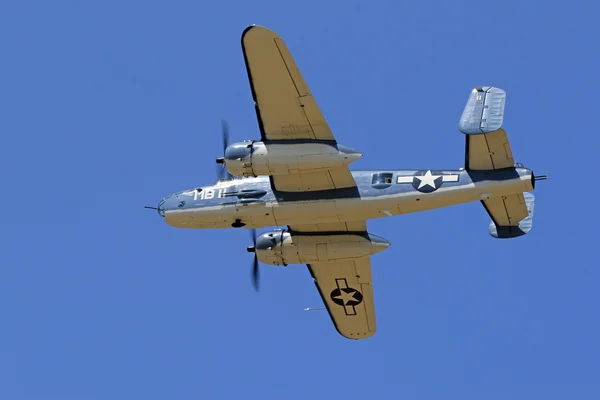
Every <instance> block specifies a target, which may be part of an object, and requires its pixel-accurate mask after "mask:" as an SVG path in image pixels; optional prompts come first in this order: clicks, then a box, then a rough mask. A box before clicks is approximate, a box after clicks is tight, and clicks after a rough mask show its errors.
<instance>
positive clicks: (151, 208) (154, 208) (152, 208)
mask: <svg viewBox="0 0 600 400" xmlns="http://www.w3.org/2000/svg"><path fill="white" fill-rule="evenodd" d="M144 208H149V209H150V210H158V208H156V207H150V206H144Z"/></svg>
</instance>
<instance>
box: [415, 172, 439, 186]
mask: <svg viewBox="0 0 600 400" xmlns="http://www.w3.org/2000/svg"><path fill="white" fill-rule="evenodd" d="M441 176H442V175H432V174H431V170H429V169H428V170H427V172H425V175H422V176H415V178H417V179H418V180H419V181H421V183H419V187H418V188H417V189H421V188H422V187H423V186H431V187H432V188H434V189H437V188H436V186H435V180H436V179H438V178H440V177H441Z"/></svg>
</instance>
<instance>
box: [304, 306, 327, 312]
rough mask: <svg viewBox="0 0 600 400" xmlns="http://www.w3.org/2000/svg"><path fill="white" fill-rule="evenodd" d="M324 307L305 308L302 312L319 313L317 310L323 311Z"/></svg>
mask: <svg viewBox="0 0 600 400" xmlns="http://www.w3.org/2000/svg"><path fill="white" fill-rule="evenodd" d="M324 309H325V307H317V308H309V307H307V308H305V309H304V311H319V310H324Z"/></svg>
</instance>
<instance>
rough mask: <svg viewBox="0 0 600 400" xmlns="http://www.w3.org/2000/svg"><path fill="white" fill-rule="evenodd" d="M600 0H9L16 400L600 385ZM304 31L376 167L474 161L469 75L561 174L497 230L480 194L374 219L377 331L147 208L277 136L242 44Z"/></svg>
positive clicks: (535, 158)
mask: <svg viewBox="0 0 600 400" xmlns="http://www.w3.org/2000/svg"><path fill="white" fill-rule="evenodd" d="M599 8H600V6H598V5H597V3H596V2H593V1H587V2H586V1H570V2H552V1H550V2H541V1H531V2H515V1H503V2H480V1H454V2H443V1H437V2H431V1H421V2H396V1H387V2H385V1H377V0H373V1H369V2H358V1H344V2H341V1H329V2H325V1H313V0H307V1H303V2H300V3H298V2H283V1H266V0H258V1H252V2H242V1H240V2H232V1H222V2H210V4H209V3H205V2H198V1H173V2H166V1H165V2H159V1H104V2H93V3H92V2H79V1H54V2H49V1H48V2H42V1H20V2H17V1H13V2H5V3H4V4H3V5H2V6H1V7H0V54H2V60H1V61H0V93H1V94H0V110H1V112H0V115H1V118H0V131H1V132H2V138H3V140H2V144H1V146H0V168H1V169H0V171H1V175H0V176H1V181H0V182H1V185H0V187H1V189H0V190H1V192H2V197H3V198H4V202H3V211H4V212H3V218H2V219H1V221H0V243H1V244H0V247H1V251H0V321H1V327H0V398H2V399H10V400H18V399H70V400H71V399H112V400H116V399H131V398H140V399H146V400H149V399H166V398H169V399H197V398H206V399H225V398H238V397H240V396H245V397H248V396H249V397H252V398H262V399H282V398H285V399H305V398H307V397H308V398H324V399H330V398H332V397H334V398H344V397H346V396H347V397H352V398H355V399H356V398H384V396H385V397H387V398H408V399H439V398H449V399H461V400H464V399H502V400H504V399H507V398H511V399H538V398H539V399H545V400H546V399H564V398H579V399H592V398H598V397H599V396H600V383H599V379H598V376H599V375H600V359H599V354H600V344H599V343H600V342H599V341H598V338H599V337H600V317H599V315H598V304H599V301H600V295H599V294H598V293H599V292H598V289H597V287H598V282H599V280H600V272H599V270H598V264H599V263H598V260H597V246H598V235H597V230H596V227H597V225H598V222H599V221H598V213H597V212H596V208H595V206H596V199H597V193H598V189H597V187H596V186H595V185H596V183H597V181H596V179H595V177H594V175H593V174H594V172H593V171H595V170H596V168H597V167H596V161H597V157H598V155H597V148H598V145H599V140H598V134H597V132H596V131H597V127H596V126H595V125H594V124H595V123H594V121H595V119H594V118H595V116H596V115H597V113H598V95H597V93H598V92H599V89H600V87H599V86H600V85H599V80H598V71H599V70H600V59H599V56H598V52H597V51H596V50H597V49H596V47H597V46H596V39H595V38H596V37H600V26H599V25H598V21H597V16H598V14H599V11H600V10H599ZM253 23H256V24H260V25H264V26H267V27H269V28H271V29H273V30H275V31H277V32H278V33H279V34H280V35H281V36H282V37H283V38H284V39H285V41H286V43H287V45H288V47H289V48H290V50H291V52H292V54H293V56H294V57H295V59H296V61H297V63H298V65H299V67H300V69H301V71H302V73H303V74H304V77H305V79H306V80H307V82H308V84H309V86H310V88H311V90H312V92H313V94H314V96H315V98H316V100H317V101H318V103H319V105H320V107H321V109H322V110H323V112H324V114H325V116H326V118H327V119H328V121H329V123H330V126H331V127H332V129H333V130H334V132H335V134H336V137H337V138H338V140H339V141H340V142H341V143H343V144H346V145H349V146H352V147H356V148H358V149H360V150H361V151H363V153H364V157H363V158H362V159H360V160H359V161H357V162H356V163H355V164H353V167H354V168H356V169H378V168H382V169H383V168H394V169H400V168H437V169H444V168H459V167H462V166H463V157H464V155H463V152H464V137H463V135H462V134H461V133H460V132H459V131H458V129H457V123H458V119H459V117H460V114H461V112H462V109H463V107H464V104H465V102H466V99H467V97H468V94H469V92H470V90H471V88H472V87H474V86H476V85H494V86H498V87H501V88H503V89H505V90H506V91H507V94H508V97H507V108H506V118H505V127H506V129H507V131H508V134H509V139H510V141H511V145H512V149H513V152H514V154H515V157H516V159H517V160H518V161H520V162H523V163H525V165H526V166H528V167H530V168H532V169H534V170H535V171H536V172H537V173H538V174H548V175H549V176H550V180H548V181H545V182H542V183H541V184H539V185H538V189H536V200H537V202H536V212H535V218H534V225H533V230H532V231H531V233H530V234H529V235H527V236H525V237H522V238H519V239H516V240H510V241H500V240H495V239H493V238H491V237H490V236H489V235H488V233H487V226H488V223H489V219H488V216H487V214H486V212H485V211H484V209H483V207H481V205H480V204H478V203H473V204H465V205H461V206H456V207H453V208H447V209H441V210H434V211H429V212H426V213H419V214H411V215H406V216H402V217H396V218H387V219H382V220H376V221H370V222H369V231H370V232H371V233H374V234H376V235H379V236H382V237H384V238H386V239H388V240H390V241H391V242H392V243H393V244H392V247H390V248H389V249H388V250H386V251H385V252H382V253H380V254H378V255H376V256H374V257H373V260H372V263H373V278H374V290H375V295H376V299H375V300H376V307H377V317H378V333H377V335H376V336H374V337H373V338H371V339H368V340H364V341H350V340H347V339H344V338H342V337H341V336H339V335H338V334H337V333H336V331H335V330H334V329H333V326H332V324H331V322H330V320H329V318H328V316H327V314H326V312H304V311H302V310H303V308H305V307H319V306H320V305H321V302H320V298H319V296H318V293H317V292H316V290H315V289H314V286H313V283H312V281H311V279H310V277H309V274H308V271H307V270H306V268H305V267H304V266H289V267H287V268H274V267H266V266H264V267H263V268H262V291H261V293H259V294H256V293H255V292H254V291H253V289H252V286H251V284H250V281H249V271H250V264H251V257H250V255H249V254H247V253H246V251H245V248H246V246H247V245H248V244H249V237H248V234H247V232H245V231H241V230H239V231H238V230H236V231H233V230H214V231H209V230H204V231H201V230H182V229H179V230H178V229H175V228H171V227H169V226H167V225H166V224H164V222H163V221H161V220H160V219H159V218H158V216H157V215H156V213H154V212H151V211H148V210H144V209H143V208H142V207H143V205H145V204H150V205H155V204H156V203H157V202H158V200H159V199H160V198H161V197H162V196H164V195H167V194H169V193H172V192H174V191H177V190H181V189H186V188H190V187H194V186H198V185H203V184H209V183H212V182H213V181H214V179H215V166H214V159H215V157H217V156H219V155H220V144H219V143H220V137H219V130H220V122H219V119H220V118H221V117H224V118H226V119H227V120H228V121H229V124H230V126H231V131H232V136H233V139H236V140H237V139H240V140H241V139H253V138H258V137H259V132H258V127H257V124H256V119H255V115H254V110H253V104H252V99H251V95H250V90H249V86H248V82H247V77H246V72H245V69H244V63H243V57H242V53H241V48H240V35H241V33H242V31H243V29H244V28H245V27H246V26H247V25H250V24H253Z"/></svg>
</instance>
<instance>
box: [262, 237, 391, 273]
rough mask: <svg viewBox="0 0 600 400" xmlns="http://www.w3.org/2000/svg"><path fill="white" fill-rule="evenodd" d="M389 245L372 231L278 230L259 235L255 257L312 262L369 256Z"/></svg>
mask: <svg viewBox="0 0 600 400" xmlns="http://www.w3.org/2000/svg"><path fill="white" fill-rule="evenodd" d="M389 246H390V242H388V241H387V240H385V239H384V238H381V237H379V236H375V235H372V234H369V233H367V234H364V235H360V234H354V233H347V234H336V235H310V234H292V233H290V232H287V231H284V230H276V231H272V232H267V233H263V234H262V235H260V236H258V238H257V239H256V256H257V257H258V259H259V260H260V262H262V263H263V264H271V265H288V264H310V263H316V262H328V261H339V260H346V259H353V258H360V257H367V256H371V255H373V254H376V253H379V252H380V251H382V250H385V249H387V248H388V247H389Z"/></svg>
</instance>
